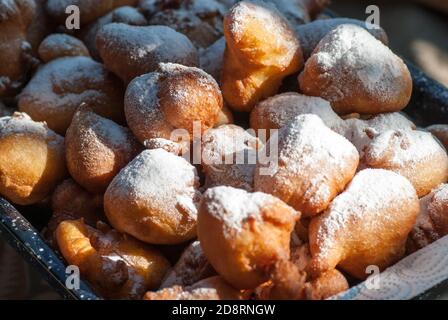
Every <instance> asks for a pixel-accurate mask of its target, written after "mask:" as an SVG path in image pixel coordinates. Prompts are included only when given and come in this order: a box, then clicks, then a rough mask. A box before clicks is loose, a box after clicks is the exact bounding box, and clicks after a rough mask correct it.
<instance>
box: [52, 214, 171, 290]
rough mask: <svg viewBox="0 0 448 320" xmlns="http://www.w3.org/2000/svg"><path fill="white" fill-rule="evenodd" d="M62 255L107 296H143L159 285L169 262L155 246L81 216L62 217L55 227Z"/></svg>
mask: <svg viewBox="0 0 448 320" xmlns="http://www.w3.org/2000/svg"><path fill="white" fill-rule="evenodd" d="M56 239H57V243H58V246H59V250H60V251H61V253H62V255H63V257H64V258H65V260H66V261H67V263H68V264H70V265H76V266H78V267H79V269H80V272H81V277H84V278H85V279H87V280H88V281H89V283H90V284H91V285H92V286H93V288H94V289H95V290H97V291H98V292H99V293H100V294H101V295H102V296H103V297H105V298H108V299H140V298H142V296H143V295H144V293H145V292H146V291H147V290H151V289H156V288H158V287H159V285H160V283H161V281H162V278H163V276H164V274H165V273H166V271H167V270H168V268H169V267H170V264H169V262H168V260H166V259H165V257H163V256H162V255H161V254H160V253H159V252H158V251H156V250H155V249H153V248H152V247H150V246H148V245H146V244H144V243H141V242H140V241H137V240H135V239H133V238H132V237H129V236H126V235H123V234H120V233H119V232H117V231H115V230H113V229H110V228H109V227H107V226H106V225H105V224H102V223H99V224H98V225H97V229H95V228H92V227H90V226H88V225H86V224H85V223H84V222H83V220H82V219H80V220H72V221H63V222H61V223H60V224H59V226H58V228H57V229H56Z"/></svg>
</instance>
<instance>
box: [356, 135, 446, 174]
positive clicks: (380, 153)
mask: <svg viewBox="0 0 448 320" xmlns="http://www.w3.org/2000/svg"><path fill="white" fill-rule="evenodd" d="M440 152H444V151H443V149H442V147H441V146H440V145H439V143H438V142H437V141H436V140H435V139H434V138H433V136H432V135H431V134H430V133H428V132H423V131H417V130H414V131H404V130H389V131H386V132H384V133H382V134H380V135H379V136H377V137H376V138H375V139H374V140H373V142H372V143H371V144H370V145H369V146H368V147H367V150H366V155H365V156H366V157H367V159H368V160H369V163H370V161H375V159H378V160H381V159H383V158H384V157H386V158H387V160H388V163H390V164H392V165H396V166H403V165H406V164H408V165H409V164H411V163H419V162H421V161H424V160H427V159H430V158H431V157H433V156H434V155H435V154H437V153H440Z"/></svg>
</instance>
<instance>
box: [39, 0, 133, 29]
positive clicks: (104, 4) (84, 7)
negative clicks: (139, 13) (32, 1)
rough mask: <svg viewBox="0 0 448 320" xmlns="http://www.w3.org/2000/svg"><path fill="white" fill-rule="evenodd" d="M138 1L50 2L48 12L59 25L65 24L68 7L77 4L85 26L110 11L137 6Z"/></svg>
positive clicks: (55, 0) (53, 0) (54, 0)
mask: <svg viewBox="0 0 448 320" xmlns="http://www.w3.org/2000/svg"><path fill="white" fill-rule="evenodd" d="M137 3H138V0H108V1H103V0H76V1H73V0H48V2H47V12H48V14H49V15H50V16H51V17H52V18H53V19H54V20H55V21H57V22H58V23H60V24H65V21H66V19H67V13H66V12H65V11H66V9H67V7H68V6H70V5H73V4H75V5H76V6H77V7H78V8H79V15H80V18H81V25H82V26H84V25H86V24H88V23H90V22H92V21H94V20H96V19H98V18H99V17H101V16H103V15H105V14H106V13H108V12H109V11H111V10H113V9H115V8H118V7H121V6H135V5H137Z"/></svg>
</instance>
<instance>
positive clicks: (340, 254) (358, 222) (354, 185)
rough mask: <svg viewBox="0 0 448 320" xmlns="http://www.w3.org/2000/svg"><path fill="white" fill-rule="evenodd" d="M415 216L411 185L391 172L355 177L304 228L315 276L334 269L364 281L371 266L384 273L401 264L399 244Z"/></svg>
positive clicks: (371, 171) (364, 172)
mask: <svg viewBox="0 0 448 320" xmlns="http://www.w3.org/2000/svg"><path fill="white" fill-rule="evenodd" d="M418 212H419V202H418V197H417V193H416V192H415V189H414V187H413V186H412V184H411V183H410V182H409V181H408V180H407V179H406V178H404V177H402V176H400V175H399V174H397V173H394V172H392V171H387V170H382V169H366V170H362V171H360V172H359V173H358V174H357V175H356V176H355V177H354V178H353V180H352V182H351V183H350V184H349V186H348V187H347V189H346V190H345V191H344V192H343V193H342V194H340V195H339V196H337V197H336V198H335V199H334V200H333V202H332V204H331V205H330V207H329V208H328V210H327V211H326V212H325V213H323V214H322V215H319V216H317V217H315V218H313V219H312V220H311V223H310V226H309V239H310V249H311V254H312V257H313V258H312V261H311V263H310V266H309V268H308V269H309V271H310V272H311V273H312V275H314V276H317V275H319V274H322V273H324V272H326V271H328V270H332V269H334V268H335V267H336V266H339V267H340V268H341V269H343V270H344V271H346V272H347V273H349V274H350V275H351V276H353V277H356V278H358V279H365V278H366V277H367V276H368V274H367V273H366V268H367V267H368V266H371V265H375V266H377V267H379V268H380V269H381V270H384V269H385V268H386V267H388V266H390V265H392V264H393V263H395V262H396V261H398V260H399V259H400V258H402V256H403V254H404V251H405V242H406V238H407V236H408V234H409V232H410V231H411V230H412V227H413V226H414V224H415V221H416V218H417V214H418Z"/></svg>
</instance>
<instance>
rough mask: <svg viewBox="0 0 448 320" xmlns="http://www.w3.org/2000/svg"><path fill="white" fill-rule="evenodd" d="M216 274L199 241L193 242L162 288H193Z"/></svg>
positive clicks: (168, 274) (170, 272)
mask: <svg viewBox="0 0 448 320" xmlns="http://www.w3.org/2000/svg"><path fill="white" fill-rule="evenodd" d="M215 274H216V271H215V270H213V267H212V266H211V264H210V263H209V262H208V260H207V258H206V257H205V254H204V251H202V248H201V244H200V242H199V241H193V242H192V243H191V244H190V245H189V246H188V247H187V248H186V249H185V250H184V252H183V253H182V255H181V256H180V258H179V260H178V261H177V263H176V264H175V266H174V267H173V268H172V270H170V271H169V272H168V273H167V274H166V276H165V279H164V280H163V281H162V284H161V286H160V287H161V288H169V287H172V286H181V287H185V286H191V285H193V284H195V283H196V282H198V281H200V280H203V279H205V278H208V277H211V276H213V275H215Z"/></svg>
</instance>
